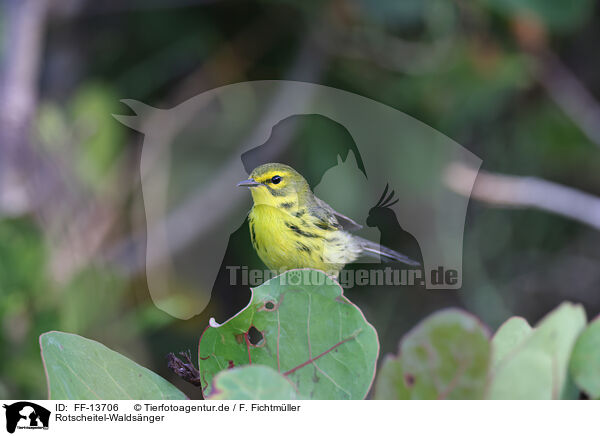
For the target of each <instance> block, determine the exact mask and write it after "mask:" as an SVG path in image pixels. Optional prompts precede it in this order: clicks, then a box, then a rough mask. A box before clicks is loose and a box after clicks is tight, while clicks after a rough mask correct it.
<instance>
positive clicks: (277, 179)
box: [271, 176, 281, 185]
mask: <svg viewBox="0 0 600 436" xmlns="http://www.w3.org/2000/svg"><path fill="white" fill-rule="evenodd" d="M271 182H273V184H274V185H276V184H278V183H279V182H281V176H273V177H272V178H271Z"/></svg>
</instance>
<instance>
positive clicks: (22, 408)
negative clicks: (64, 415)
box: [4, 401, 50, 433]
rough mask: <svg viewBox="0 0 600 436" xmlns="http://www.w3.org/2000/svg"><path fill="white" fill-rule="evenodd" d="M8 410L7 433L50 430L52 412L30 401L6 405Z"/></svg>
mask: <svg viewBox="0 0 600 436" xmlns="http://www.w3.org/2000/svg"><path fill="white" fill-rule="evenodd" d="M4 408H5V409H6V431H8V432H9V433H14V432H15V430H16V429H17V428H18V429H44V430H47V429H48V424H49V421H50V411H49V410H48V409H46V408H44V407H42V406H38V405H37V404H35V403H30V402H29V401H19V402H18V403H13V404H10V405H6V404H5V405H4Z"/></svg>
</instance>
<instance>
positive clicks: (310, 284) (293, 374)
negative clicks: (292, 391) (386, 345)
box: [198, 269, 379, 399]
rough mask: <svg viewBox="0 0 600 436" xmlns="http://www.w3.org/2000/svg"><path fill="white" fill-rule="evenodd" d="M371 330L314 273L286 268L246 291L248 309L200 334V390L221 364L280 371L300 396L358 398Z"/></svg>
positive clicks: (365, 386) (370, 369)
mask: <svg viewBox="0 0 600 436" xmlns="http://www.w3.org/2000/svg"><path fill="white" fill-rule="evenodd" d="M378 353H379V343H378V340H377V333H376V332H375V329H374V328H373V326H371V324H369V323H368V322H367V321H366V319H365V318H364V316H363V314H362V312H361V311H360V310H359V309H358V308H357V307H356V306H355V305H354V304H352V303H350V301H348V300H347V299H346V298H345V297H344V295H343V293H342V288H341V287H340V286H339V285H338V284H337V283H336V282H335V281H333V280H332V279H331V278H329V277H328V276H327V275H326V274H324V273H323V272H321V271H316V270H310V269H303V270H293V271H288V272H286V273H284V274H282V275H280V276H278V277H275V278H274V279H272V280H270V281H268V282H266V283H264V284H263V285H261V286H259V287H258V288H255V289H253V290H252V297H251V299H250V303H249V304H248V306H247V307H246V308H245V309H243V310H242V311H241V312H239V313H238V314H237V315H236V316H234V317H233V318H231V319H230V320H228V321H227V322H225V323H224V324H222V325H219V324H217V323H216V322H215V321H214V320H211V325H210V326H209V327H208V328H207V329H206V331H205V332H204V333H203V335H202V337H201V339H200V346H199V359H198V361H199V365H200V373H201V379H202V381H203V389H204V390H205V394H210V393H211V389H212V387H211V382H212V379H213V377H214V376H215V374H217V373H218V372H219V371H221V370H223V369H226V368H233V367H238V366H241V365H248V364H250V363H251V364H262V365H266V366H269V367H271V368H273V369H276V370H277V371H279V372H281V373H283V374H284V375H285V376H286V377H287V378H288V379H289V380H290V381H291V382H292V383H293V384H294V385H295V386H296V388H297V391H298V393H299V394H300V395H302V396H304V397H306V398H312V399H359V398H364V397H365V396H366V394H367V392H368V391H369V388H370V386H371V382H372V380H373V376H374V373H375V365H376V362H377V355H378Z"/></svg>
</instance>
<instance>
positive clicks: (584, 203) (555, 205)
mask: <svg viewBox="0 0 600 436" xmlns="http://www.w3.org/2000/svg"><path fill="white" fill-rule="evenodd" d="M475 174H477V170H475V169H473V168H470V167H468V166H466V165H464V164H459V163H452V164H450V165H449V166H448V167H447V169H446V174H445V178H444V179H445V183H446V185H447V186H448V187H449V188H450V189H452V190H453V191H455V192H457V193H458V194H461V195H464V196H466V197H469V196H470V197H472V198H474V199H476V200H480V201H483V202H485V203H490V204H494V205H497V206H506V207H531V208H535V209H540V210H543V211H546V212H550V213H554V214H556V215H561V216H564V217H567V218H570V219H572V220H575V221H579V222H581V223H584V224H587V225H589V226H591V227H593V228H595V229H598V230H600V198H598V197H596V196H593V195H591V194H587V193H585V192H582V191H579V190H577V189H574V188H570V187H568V186H564V185H560V184H558V183H554V182H550V181H548V180H544V179H540V178H537V177H521V176H507V175H502V174H493V173H489V172H486V171H479V174H477V178H476V180H475V184H474V185H473V190H472V191H471V186H470V183H469V180H473V176H474V175H475Z"/></svg>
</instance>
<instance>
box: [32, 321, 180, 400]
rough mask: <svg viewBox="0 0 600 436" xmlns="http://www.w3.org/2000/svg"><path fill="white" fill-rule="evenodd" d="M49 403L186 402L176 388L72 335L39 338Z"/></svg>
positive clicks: (92, 342) (122, 358) (104, 349)
mask: <svg viewBox="0 0 600 436" xmlns="http://www.w3.org/2000/svg"><path fill="white" fill-rule="evenodd" d="M40 347H41V349H42V358H43V360H44V368H45V370H46V377H47V379H48V391H49V392H48V397H49V399H50V400H184V399H186V396H185V395H184V394H183V393H182V392H181V391H179V390H178V389H177V388H176V387H175V386H173V385H172V384H171V383H169V382H168V381H166V380H165V379H164V378H162V377H160V376H159V375H157V374H155V373H153V372H152V371H150V370H148V369H146V368H144V367H143V366H140V365H138V364H137V363H135V362H134V361H132V360H129V359H128V358H127V357H125V356H123V355H121V354H119V353H117V352H115V351H113V350H111V349H109V348H107V347H105V346H104V345H102V344H101V343H99V342H96V341H92V340H90V339H86V338H82V337H81V336H77V335H74V334H70V333H63V332H48V333H44V334H43V335H41V336H40Z"/></svg>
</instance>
